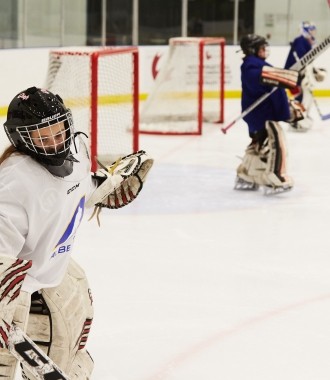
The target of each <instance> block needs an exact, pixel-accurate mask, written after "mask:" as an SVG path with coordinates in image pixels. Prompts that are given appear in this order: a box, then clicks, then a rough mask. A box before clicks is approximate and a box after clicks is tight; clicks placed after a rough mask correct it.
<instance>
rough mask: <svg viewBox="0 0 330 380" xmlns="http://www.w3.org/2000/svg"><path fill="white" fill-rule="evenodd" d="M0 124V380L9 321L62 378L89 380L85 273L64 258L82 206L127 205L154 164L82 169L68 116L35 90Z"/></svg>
mask: <svg viewBox="0 0 330 380" xmlns="http://www.w3.org/2000/svg"><path fill="white" fill-rule="evenodd" d="M4 127H5V131H6V133H7V136H8V138H9V140H10V142H11V145H10V146H9V147H8V148H7V149H6V151H5V152H4V153H3V155H2V156H1V157H0V183H1V186H0V210H1V211H0V283H1V288H0V378H1V379H2V378H3V379H12V380H13V379H14V378H15V371H16V367H17V360H16V359H15V358H14V356H12V355H11V353H10V352H9V350H8V348H9V344H10V341H9V338H8V335H9V330H10V327H11V325H13V324H15V325H17V326H19V327H20V328H21V329H22V330H23V331H26V332H27V335H28V336H29V337H30V338H32V340H33V341H35V342H36V343H37V344H38V346H39V347H40V348H41V349H42V350H43V351H44V352H45V353H46V354H47V355H48V356H49V357H50V358H51V359H52V360H53V361H54V362H55V363H56V364H57V365H58V367H59V368H60V369H61V370H62V371H64V373H65V374H67V375H68V376H69V378H71V379H79V380H87V379H90V378H91V373H92V370H93V360H92V359H91V357H90V355H89V354H88V352H87V351H86V349H85V344H86V341H87V337H88V332H89V329H90V326H91V323H92V319H93V305H92V296H91V291H90V287H89V284H88V281H87V279H86V275H85V273H84V271H83V269H82V268H81V267H80V266H79V265H78V264H77V263H76V262H75V261H74V260H73V258H72V257H71V253H72V247H73V243H74V238H75V234H76V231H77V228H78V227H79V224H80V222H81V219H82V217H83V214H84V209H85V207H92V206H96V207H97V208H100V207H108V208H119V207H123V206H125V205H127V204H128V203H130V202H131V201H133V200H134V199H135V198H136V197H137V195H138V194H139V192H140V191H141V189H142V187H143V184H144V181H145V180H146V176H147V174H148V171H149V170H150V168H151V166H152V164H153V160H152V159H151V158H149V157H148V155H147V154H146V153H145V152H144V151H139V152H137V153H133V154H131V155H129V156H126V157H124V158H123V159H121V160H119V161H118V162H116V164H115V165H113V166H111V167H110V168H105V169H101V170H99V171H98V172H97V173H94V174H93V173H90V159H89V155H88V152H87V148H86V146H85V144H84V142H83V140H82V138H81V137H80V136H79V132H75V130H74V124H73V120H72V116H71V112H70V110H69V109H68V108H66V106H65V105H64V103H63V101H62V99H61V98H60V97H59V96H58V95H54V94H52V93H51V92H49V91H47V90H42V89H39V88H36V87H31V88H28V89H26V90H25V91H22V92H21V93H19V94H18V95H16V96H15V97H14V99H13V100H12V102H11V103H10V105H9V108H8V114H7V121H6V122H5V124H4ZM23 362H24V361H23ZM32 363H34V364H35V361H32ZM23 371H24V373H23V377H24V378H25V379H35V378H36V377H35V376H34V375H33V374H32V373H30V372H29V371H27V370H26V368H25V367H24V368H23ZM38 378H39V377H38ZM41 378H43V377H41ZM49 378H53V377H49Z"/></svg>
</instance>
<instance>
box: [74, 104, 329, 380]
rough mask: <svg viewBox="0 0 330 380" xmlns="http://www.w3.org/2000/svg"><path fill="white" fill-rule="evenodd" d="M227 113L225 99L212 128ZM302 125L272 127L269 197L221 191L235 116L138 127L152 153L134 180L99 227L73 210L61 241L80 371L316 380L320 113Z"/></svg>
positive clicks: (231, 162) (324, 236)
mask: <svg viewBox="0 0 330 380" xmlns="http://www.w3.org/2000/svg"><path fill="white" fill-rule="evenodd" d="M319 103H320V107H321V109H322V110H323V112H324V113H329V112H330V101H329V99H323V100H322V99H319ZM237 114H239V103H238V101H229V100H227V101H226V123H228V122H229V121H231V120H232V119H233V118H234V117H236V116H237ZM314 120H315V124H314V126H313V128H312V130H310V131H308V132H307V133H295V132H291V131H289V130H288V128H287V126H285V127H284V129H285V131H286V138H287V143H288V149H289V157H288V160H289V174H290V175H291V176H292V177H293V179H294V181H295V187H294V189H293V190H292V191H291V192H288V193H286V194H281V195H277V196H273V197H265V196H264V195H263V193H262V191H258V192H253V193H246V192H239V191H234V190H233V184H234V179H235V169H236V167H237V165H238V164H239V159H238V157H237V156H242V155H243V154H244V149H245V147H246V145H247V144H248V143H249V138H248V133H247V127H246V125H245V124H244V123H243V122H240V123H238V124H237V125H235V126H234V127H232V128H231V129H230V130H229V131H228V133H227V134H226V135H224V134H222V133H221V132H220V127H221V125H205V128H204V133H203V136H201V137H196V136H191V137H182V136H181V137H173V136H171V137H165V136H147V135H142V136H141V138H140V147H141V148H142V149H145V150H146V151H147V152H148V153H149V154H150V155H152V156H153V157H154V158H155V165H154V167H153V169H152V171H151V172H150V175H149V178H148V180H147V182H146V184H145V188H144V189H143V191H142V192H141V194H140V196H139V197H138V198H137V200H136V201H134V202H133V203H132V204H131V205H129V206H127V207H125V208H124V209H122V210H114V211H111V210H103V211H102V213H101V228H99V227H98V226H97V223H96V221H95V220H92V221H87V219H88V214H87V215H86V218H85V220H84V222H83V224H82V226H81V227H80V231H78V237H77V238H76V242H75V248H74V253H73V256H74V258H75V259H76V260H77V261H78V262H79V263H80V264H82V265H83V267H84V268H85V269H86V272H87V274H88V277H89V281H90V285H91V288H92V290H93V295H94V306H95V318H94V322H93V326H92V329H91V334H90V337H89V341H88V343H87V348H88V349H89V351H90V353H91V354H92V356H93V358H94V360H95V370H94V374H93V379H95V380H328V379H329V378H330V165H329V163H330V120H327V121H323V122H322V121H321V120H320V118H319V117H318V115H317V113H316V111H314ZM226 123H225V124H224V125H226Z"/></svg>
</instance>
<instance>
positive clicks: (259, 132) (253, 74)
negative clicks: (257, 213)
mask: <svg viewBox="0 0 330 380" xmlns="http://www.w3.org/2000/svg"><path fill="white" fill-rule="evenodd" d="M240 45H241V49H242V51H243V53H244V58H243V63H242V65H241V82H242V100H241V103H242V111H244V110H245V109H247V108H248V107H249V106H250V105H251V104H253V103H254V102H255V101H256V100H257V99H259V98H260V97H261V96H262V95H264V94H265V93H267V92H270V91H271V90H272V89H273V87H274V84H273V83H272V84H271V85H270V84H268V83H267V82H266V83H265V82H262V80H261V79H262V77H263V73H264V72H266V70H265V67H267V72H268V69H270V70H277V71H276V75H277V77H278V73H280V74H279V75H280V76H283V78H284V81H285V76H286V75H287V73H286V70H283V69H275V68H272V66H271V65H270V64H269V63H267V62H266V58H267V56H268V42H267V41H266V39H265V38H264V37H261V36H258V35H255V34H248V35H246V36H244V37H243V38H242V39H241V42H240ZM288 72H289V74H290V71H288ZM282 73H283V74H282ZM293 74H296V78H298V74H297V73H296V72H294V73H293ZM295 83H296V82H295ZM279 87H285V86H279ZM298 116H299V117H301V116H302V114H301V110H300V107H299V106H296V105H295V104H293V105H291V106H290V104H289V100H288V97H287V95H286V92H285V90H284V88H278V89H277V90H276V91H274V92H273V93H272V94H271V95H270V96H269V97H268V98H267V99H266V100H264V101H263V102H262V103H261V104H260V105H258V106H257V107H256V108H255V109H254V110H252V111H251V112H250V113H248V114H247V115H246V116H245V117H244V121H245V122H246V123H247V124H248V130H249V136H250V138H251V139H252V141H251V143H250V145H249V146H248V147H247V149H246V152H245V156H244V157H243V160H242V163H241V164H240V165H239V167H238V168H237V178H236V183H235V189H237V190H257V189H258V188H259V186H264V187H265V188H266V189H267V190H269V189H270V190H271V191H272V192H273V191H274V192H282V191H286V190H289V189H291V188H292V186H293V181H292V179H291V178H290V177H289V176H288V175H287V173H286V152H287V148H286V146H285V139H284V135H283V130H282V127H281V126H280V124H279V122H280V121H288V120H294V119H296V118H297V117H298Z"/></svg>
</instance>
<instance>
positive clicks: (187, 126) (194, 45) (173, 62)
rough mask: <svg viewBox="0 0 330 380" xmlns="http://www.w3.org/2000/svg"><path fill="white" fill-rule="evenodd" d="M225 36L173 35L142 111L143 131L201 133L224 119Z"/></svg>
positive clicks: (154, 132) (141, 128) (155, 132)
mask: <svg viewBox="0 0 330 380" xmlns="http://www.w3.org/2000/svg"><path fill="white" fill-rule="evenodd" d="M224 50H225V39H224V38H213V37H212V38H211V37H210V38H206V37H205V38H193V37H190V38H189V37H188V38H184V37H174V38H171V39H170V40H169V49H168V53H167V56H166V58H164V62H163V64H162V66H161V68H160V71H159V74H158V76H157V77H156V80H155V82H154V86H153V88H152V89H151V91H150V93H149V96H148V97H147V99H146V101H145V103H144V104H142V105H141V112H140V132H141V133H152V134H167V135H173V134H174V135H175V134H191V135H194V134H196V135H200V134H201V133H202V125H203V122H220V123H221V122H223V120H224V71H225V70H224Z"/></svg>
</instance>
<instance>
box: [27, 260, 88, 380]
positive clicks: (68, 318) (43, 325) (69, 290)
mask: <svg viewBox="0 0 330 380" xmlns="http://www.w3.org/2000/svg"><path fill="white" fill-rule="evenodd" d="M40 295H41V296H42V298H43V300H44V301H45V304H46V305H47V308H48V311H49V315H46V314H40V313H38V314H36V313H32V314H30V317H29V323H28V327H27V334H28V335H29V336H30V337H31V338H32V340H33V341H35V342H36V343H37V344H38V346H39V347H40V348H41V349H42V350H43V351H44V352H45V353H46V354H47V355H48V356H49V357H50V358H51V359H52V360H53V361H54V362H55V363H56V365H57V366H58V367H59V368H61V370H63V371H64V372H65V373H67V374H68V375H69V377H70V378H72V379H79V380H87V379H90V375H91V373H92V370H93V366H94V364H93V360H92V358H91V357H90V355H89V354H88V352H87V351H86V349H85V345H86V342H87V338H88V333H89V330H90V326H91V323H92V319H93V306H92V296H91V291H90V288H89V285H88V281H87V279H86V275H85V272H84V271H83V270H82V268H81V267H80V266H79V265H78V264H77V263H76V262H75V261H74V260H72V259H71V260H70V264H69V268H68V272H67V274H66V276H65V278H64V280H63V281H62V283H61V284H60V285H59V286H57V287H55V288H48V289H42V290H41V292H40ZM25 376H26V377H27V378H28V379H30V380H34V379H35V378H34V377H33V376H32V375H31V374H29V373H26V374H25Z"/></svg>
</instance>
